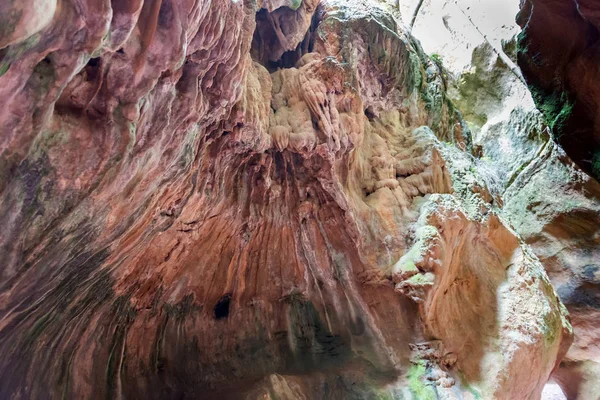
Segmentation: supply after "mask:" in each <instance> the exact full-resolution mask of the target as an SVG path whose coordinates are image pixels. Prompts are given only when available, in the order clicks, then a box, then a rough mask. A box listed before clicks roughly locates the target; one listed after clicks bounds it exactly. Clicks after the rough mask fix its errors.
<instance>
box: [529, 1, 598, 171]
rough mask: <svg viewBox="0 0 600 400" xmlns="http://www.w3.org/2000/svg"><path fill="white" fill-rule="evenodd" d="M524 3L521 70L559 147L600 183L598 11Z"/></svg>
mask: <svg viewBox="0 0 600 400" xmlns="http://www.w3.org/2000/svg"><path fill="white" fill-rule="evenodd" d="M521 3H522V4H521V12H520V13H519V17H518V23H519V25H521V27H522V28H523V32H522V34H521V35H520V37H519V66H520V67H521V69H522V70H523V73H524V75H525V77H526V78H527V83H528V85H529V88H530V89H531V91H532V94H533V95H534V99H535V100H536V103H537V104H538V106H539V107H540V109H541V110H542V111H543V113H544V115H545V116H546V119H547V121H548V124H549V125H550V126H551V128H552V130H553V132H554V136H555V137H556V139H557V140H558V142H559V143H560V144H561V146H562V147H563V148H564V149H565V151H566V152H567V154H568V155H569V156H570V157H571V158H572V159H573V160H574V161H575V162H576V163H577V164H578V165H579V166H580V167H581V168H583V169H584V170H585V171H587V172H588V173H591V174H593V175H594V176H595V177H596V178H597V179H599V178H600V119H599V118H600V112H599V111H600V103H599V100H598V99H600V84H599V83H598V82H600V70H599V69H598V63H599V62H600V48H599V47H598V43H599V42H598V40H599V38H600V5H599V4H598V2H597V1H594V0H578V1H574V0H573V1H567V0H565V1H548V0H525V1H522V2H521ZM548 27H552V29H548Z"/></svg>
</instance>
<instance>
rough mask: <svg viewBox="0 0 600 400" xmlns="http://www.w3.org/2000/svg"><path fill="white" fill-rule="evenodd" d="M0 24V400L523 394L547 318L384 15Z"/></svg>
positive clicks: (540, 284) (448, 115) (200, 7)
mask: <svg viewBox="0 0 600 400" xmlns="http://www.w3.org/2000/svg"><path fill="white" fill-rule="evenodd" d="M50 3H51V1H49V2H48V10H50V9H51V8H52V4H50ZM23 4H24V3H23ZM2 7H4V8H5V9H7V10H8V11H6V10H3V13H2V15H3V16H4V15H14V16H15V17H14V18H13V20H14V22H11V24H12V25H10V26H11V27H10V28H7V30H6V31H5V32H4V31H3V32H2V35H0V36H1V37H0V43H1V44H2V45H3V46H6V45H8V47H4V49H3V50H2V53H1V54H2V64H0V70H1V71H2V72H3V74H2V76H1V77H0V99H2V104H3V107H2V108H1V109H0V121H1V122H2V123H1V124H0V129H1V130H0V132H1V134H0V140H1V141H0V150H1V152H2V153H1V156H0V176H1V177H2V179H1V181H0V182H1V186H0V191H1V193H0V195H1V198H0V224H1V226H2V227H3V230H2V232H1V233H0V260H2V269H1V272H0V277H1V279H0V353H1V354H3V358H2V361H1V362H0V397H1V398H106V397H109V398H209V399H210V398H232V399H237V398H248V399H250V398H252V399H254V398H276V397H277V396H279V398H290V399H292V398H293V399H296V398H305V399H318V398H323V399H325V398H327V399H352V398H357V399H359V398H374V397H375V396H379V395H390V393H395V394H396V395H405V396H407V397H413V398H420V396H425V395H428V396H429V395H432V393H433V394H437V395H438V396H441V397H443V398H456V396H458V394H457V393H463V394H464V395H465V396H469V395H470V396H474V395H473V394H472V393H476V392H479V393H481V394H482V395H483V396H484V398H507V399H508V398H535V397H536V396H539V394H540V393H541V390H542V387H543V385H544V383H545V382H546V381H547V379H548V377H549V375H550V373H551V371H552V369H553V368H554V366H555V365H556V364H557V363H558V362H559V361H560V359H561V358H562V356H563V354H564V353H565V351H566V350H567V348H568V346H569V344H570V341H571V333H570V324H569V322H568V320H567V317H566V313H565V311H564V308H563V307H562V305H561V304H560V302H559V301H558V299H557V296H556V295H555V293H554V290H553V289H552V287H551V286H550V284H549V282H548V278H547V277H546V275H545V273H544V272H543V268H542V266H541V264H540V263H539V261H538V260H537V259H536V258H535V257H534V256H533V255H532V254H531V251H530V249H529V248H528V247H527V246H525V245H523V244H522V243H520V241H519V240H518V238H517V237H516V236H515V234H514V233H513V232H512V231H511V230H510V229H509V228H508V227H507V226H506V225H505V224H504V222H503V221H502V220H501V218H499V217H498V216H497V215H496V213H495V211H494V209H493V207H492V206H491V205H490V202H491V201H492V200H491V196H490V195H489V193H488V192H487V190H486V189H485V185H484V184H479V183H476V182H471V181H469V180H468V179H467V178H466V177H467V176H468V173H467V172H465V171H463V170H461V169H460V168H459V167H456V166H453V164H452V163H453V161H452V159H453V158H457V159H459V158H460V157H459V156H458V155H455V154H463V156H464V157H468V156H467V155H465V154H464V153H462V151H461V150H460V149H462V150H465V149H467V147H468V143H469V140H468V134H467V133H466V131H464V130H463V128H462V125H461V121H460V118H459V116H458V114H457V113H455V112H454V109H453V107H452V105H451V104H450V103H449V101H448V100H447V99H446V97H445V94H444V90H445V88H444V81H443V78H442V77H441V76H440V73H439V69H437V68H436V67H435V65H434V63H431V62H429V61H428V60H427V58H426V57H425V56H424V55H423V54H422V52H421V51H420V50H419V48H418V46H417V45H416V44H415V43H414V41H413V40H412V38H410V36H408V35H407V34H405V33H403V32H401V30H400V29H399V28H398V26H397V24H396V22H395V21H394V20H393V18H391V17H390V16H389V15H387V14H385V13H384V12H383V11H381V10H379V9H377V8H374V7H372V6H370V5H369V4H368V3H367V4H363V3H360V2H344V1H329V2H323V3H320V4H318V3H317V2H316V1H302V2H299V3H298V2H295V1H292V2H281V4H280V3H276V2H268V3H267V2H264V3H262V4H254V3H251V2H245V3H244V2H240V1H230V0H217V1H212V2H203V1H200V2H198V1H191V0H189V1H186V0H181V1H169V0H162V1H161V0H157V1H154V2H143V1H127V2H123V1H113V2H111V3H109V2H96V1H80V0H77V1H75V0H73V1H63V2H60V3H58V5H57V6H56V7H55V10H54V13H53V15H52V18H51V22H48V21H47V17H46V16H44V15H39V16H38V18H37V19H36V18H33V17H31V16H27V15H26V14H22V13H20V11H22V10H23V9H25V8H23V7H24V5H22V4H21V3H19V4H16V2H12V3H9V4H8V5H3V6H2ZM40 12H42V9H41V8H40ZM48 12H49V11H48ZM50 14H52V13H50ZM13 20H11V21H13ZM13 28H14V29H13ZM422 125H429V126H431V127H432V128H433V131H431V130H430V129H428V128H420V129H417V128H419V127H421V126H422ZM440 140H441V141H445V142H449V143H450V142H452V143H454V144H455V145H456V146H454V145H452V144H443V143H441V142H440ZM408 261H410V262H408ZM453 396H454V397H453Z"/></svg>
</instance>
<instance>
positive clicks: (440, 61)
mask: <svg viewBox="0 0 600 400" xmlns="http://www.w3.org/2000/svg"><path fill="white" fill-rule="evenodd" d="M429 58H430V59H431V61H433V62H434V63H436V64H437V65H438V66H441V65H442V64H443V62H444V60H443V59H442V56H440V55H439V54H438V53H433V54H432V55H430V56H429Z"/></svg>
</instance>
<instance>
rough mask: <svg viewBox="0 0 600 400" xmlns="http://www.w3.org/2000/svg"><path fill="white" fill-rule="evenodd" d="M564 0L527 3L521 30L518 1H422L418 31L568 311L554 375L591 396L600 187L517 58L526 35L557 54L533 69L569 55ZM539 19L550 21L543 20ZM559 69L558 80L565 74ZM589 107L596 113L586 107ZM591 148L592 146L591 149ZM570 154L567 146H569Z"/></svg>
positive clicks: (482, 163)
mask: <svg viewBox="0 0 600 400" xmlns="http://www.w3.org/2000/svg"><path fill="white" fill-rule="evenodd" d="M566 3H568V2H562V4H563V5H562V6H565V5H566ZM583 3H585V2H581V4H583ZM560 4H561V2H554V4H552V5H551V4H550V3H549V2H535V1H533V2H531V3H527V2H523V11H522V12H521V15H520V18H522V17H523V15H525V14H524V13H525V11H527V10H529V8H528V7H530V6H533V14H531V18H532V19H531V22H530V24H529V25H524V30H523V32H521V31H520V30H519V29H518V27H517V26H516V25H515V24H514V23H513V20H514V14H516V7H517V6H518V4H516V3H515V4H507V3H506V2H504V1H502V0H494V1H477V0H473V1H468V2H454V1H451V0H426V1H425V2H424V3H423V7H422V9H421V12H420V13H419V16H418V18H417V20H416V24H415V26H414V27H413V34H414V35H416V36H417V37H419V38H420V39H421V43H422V45H423V48H424V49H425V50H426V51H427V52H429V53H430V54H434V56H433V57H432V58H436V59H438V61H439V62H440V64H441V65H442V67H443V69H444V70H445V71H446V75H447V76H448V81H449V84H448V87H449V89H448V96H449V97H450V98H451V99H452V101H453V103H454V104H455V105H456V106H457V107H458V108H459V109H460V110H461V112H462V115H463V117H464V120H465V122H466V124H467V125H468V126H469V128H470V130H471V132H472V134H473V145H474V150H475V151H474V153H475V154H476V156H477V162H476V163H475V164H474V168H475V170H476V171H477V172H478V173H480V174H481V175H482V176H483V177H484V178H485V179H484V180H485V182H487V183H488V187H490V188H491V191H492V194H493V195H494V196H497V200H498V204H499V205H500V208H501V210H500V213H501V214H502V215H503V216H504V217H505V218H506V220H507V221H508V222H509V223H510V225H511V226H512V227H513V228H514V229H515V231H516V232H517V233H518V234H519V235H520V237H521V238H522V239H523V240H524V241H525V242H526V243H528V244H529V245H530V246H531V248H532V250H533V252H534V253H535V254H536V256H537V257H538V258H539V259H540V261H541V262H542V264H543V265H544V267H545V268H546V271H547V272H548V274H549V276H550V280H551V282H552V284H553V285H554V287H555V288H556V290H557V292H558V294H559V297H560V298H561V300H562V301H563V303H564V304H565V305H566V307H567V308H568V310H569V312H570V315H571V319H572V323H573V328H574V334H575V340H574V344H573V346H572V347H571V349H570V350H569V353H568V354H567V356H566V358H565V360H564V361H563V363H562V364H561V365H560V368H558V369H557V370H556V371H555V373H554V374H553V379H554V380H555V381H556V382H558V383H559V384H560V386H561V387H562V390H563V392H564V393H563V395H565V396H566V398H569V399H571V398H573V399H575V398H581V399H593V398H596V397H597V393H598V392H599V390H600V388H598V386H597V385H598V383H597V382H598V380H597V378H596V376H598V373H600V372H599V370H598V363H597V360H598V359H599V358H598V349H599V347H598V343H600V342H599V338H598V332H599V330H598V329H597V327H596V324H595V323H593V322H592V321H594V320H595V319H597V308H598V307H597V302H598V295H599V293H600V291H599V290H598V274H597V270H598V268H599V267H600V264H598V260H600V242H599V241H598V238H599V237H600V219H599V218H600V217H599V216H598V215H599V214H598V210H600V192H599V189H600V185H599V184H598V182H597V180H595V179H593V178H591V177H590V176H588V175H587V174H586V173H585V172H584V171H583V170H582V169H581V168H580V167H579V166H578V165H577V163H574V162H573V161H572V159H571V158H570V157H569V156H568V155H567V154H565V151H564V150H563V149H562V148H561V147H560V145H557V144H556V143H555V141H558V142H560V143H562V137H561V135H562V134H563V133H564V134H565V135H574V136H576V135H578V134H579V133H578V131H576V130H573V129H570V130H564V131H562V133H561V131H560V130H559V128H560V125H557V124H553V123H552V121H554V118H555V117H556V116H552V115H550V114H548V110H547V109H546V108H545V107H543V106H542V107H541V111H543V112H544V114H542V113H540V111H538V110H537V109H536V106H535V104H536V103H537V104H538V105H541V104H542V103H540V99H539V97H538V92H536V91H535V87H534V85H532V82H536V79H538V78H540V77H539V76H536V75H535V70H531V69H529V67H531V65H530V64H527V63H526V64H525V65H523V64H521V65H522V66H523V68H524V71H523V72H525V76H526V78H527V83H528V84H529V85H530V87H533V89H534V90H533V95H534V96H533V97H532V96H531V95H530V93H529V91H528V88H527V86H526V84H525V82H524V81H523V79H522V77H521V76H520V72H519V71H515V70H514V63H516V62H517V61H519V62H521V63H522V62H523V61H524V60H526V59H527V57H528V54H529V55H531V53H527V52H525V51H524V49H523V47H522V45H523V43H524V41H527V42H528V43H538V44H539V43H541V42H544V43H546V47H545V50H548V51H552V53H548V52H546V53H544V52H543V51H542V52H541V53H538V54H537V55H536V59H537V64H535V65H537V67H539V68H542V67H543V68H550V66H551V65H554V64H552V63H554V62H556V61H557V60H558V59H560V58H561V57H564V56H565V54H570V53H568V52H564V51H562V50H564V49H562V50H559V49H560V47H558V46H555V47H553V46H551V43H550V41H551V40H554V39H555V37H554V36H553V35H557V36H559V35H561V34H563V33H564V32H562V31H561V29H563V27H565V26H566V25H565V24H566V22H564V21H562V22H559V21H558V18H562V17H564V15H563V16H561V14H560V13H559V12H558V11H557V10H556V9H554V11H553V12H552V13H550V11H549V10H550V8H551V7H555V8H556V7H559V8H560V7H561V5H560ZM538 5H539V7H538ZM413 6H414V5H413ZM510 7H514V8H515V10H513V12H509V10H510ZM544 7H546V8H544ZM409 9H410V7H409ZM530 11H531V10H530ZM584 11H585V10H584V9H583V8H582V13H583V12H584ZM528 12H529V11H528ZM538 13H539V14H538ZM542 18H546V20H544V21H545V22H544V25H542V20H541V19H542ZM571 23H575V22H574V21H571ZM432 26H433V27H436V28H432ZM532 27H535V29H533V30H532V29H531V28H532ZM571 28H572V27H571ZM571 28H569V29H571ZM571 33H573V29H571V31H570V32H569V34H571ZM440 37H441V38H442V39H439V38H440ZM563 39H564V37H562V38H561V39H560V40H563ZM545 41H547V42H545ZM554 43H555V44H557V43H563V42H560V41H555V42H554ZM563 44H564V43H563ZM585 51H592V48H588V49H587V50H585ZM544 57H548V60H543V58H544ZM588 67H589V68H591V69H593V68H595V67H593V66H592V65H588ZM567 68H569V67H567ZM546 72H548V73H549V72H550V71H549V70H548V71H546ZM553 73H554V76H555V77H559V76H560V74H562V73H563V70H561V69H557V70H555V71H553ZM543 76H548V75H543ZM553 79H554V82H555V83H556V82H557V81H558V80H557V79H558V78H553ZM594 84H595V83H594V81H593V80H590V81H589V82H586V84H585V85H582V86H581V89H584V90H588V89H589V90H593V89H592V88H593V85H594ZM534 100H535V101H534ZM586 113H587V114H586V115H587V116H589V115H592V114H593V113H590V112H589V110H588V111H586ZM580 122H581V121H580ZM582 126H583V125H582ZM590 127H591V125H590V126H588V128H590ZM552 139H554V141H553V140H552ZM587 146H588V147H587V149H590V148H591V147H589V146H593V145H591V144H588V145H587ZM580 148H581V149H585V147H580ZM565 150H567V152H569V148H568V146H566V147H565ZM584 167H585V165H584ZM587 169H588V171H589V164H588V165H587ZM543 398H544V397H543ZM550 398H552V397H550Z"/></svg>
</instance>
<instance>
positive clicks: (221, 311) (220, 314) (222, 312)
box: [213, 294, 231, 320]
mask: <svg viewBox="0 0 600 400" xmlns="http://www.w3.org/2000/svg"><path fill="white" fill-rule="evenodd" d="M230 303H231V295H229V294H226V295H224V296H223V297H221V298H220V299H219V301H218V302H217V304H215V308H214V309H213V312H214V316H215V319H216V320H220V319H225V318H227V317H228V316H229V304H230Z"/></svg>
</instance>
